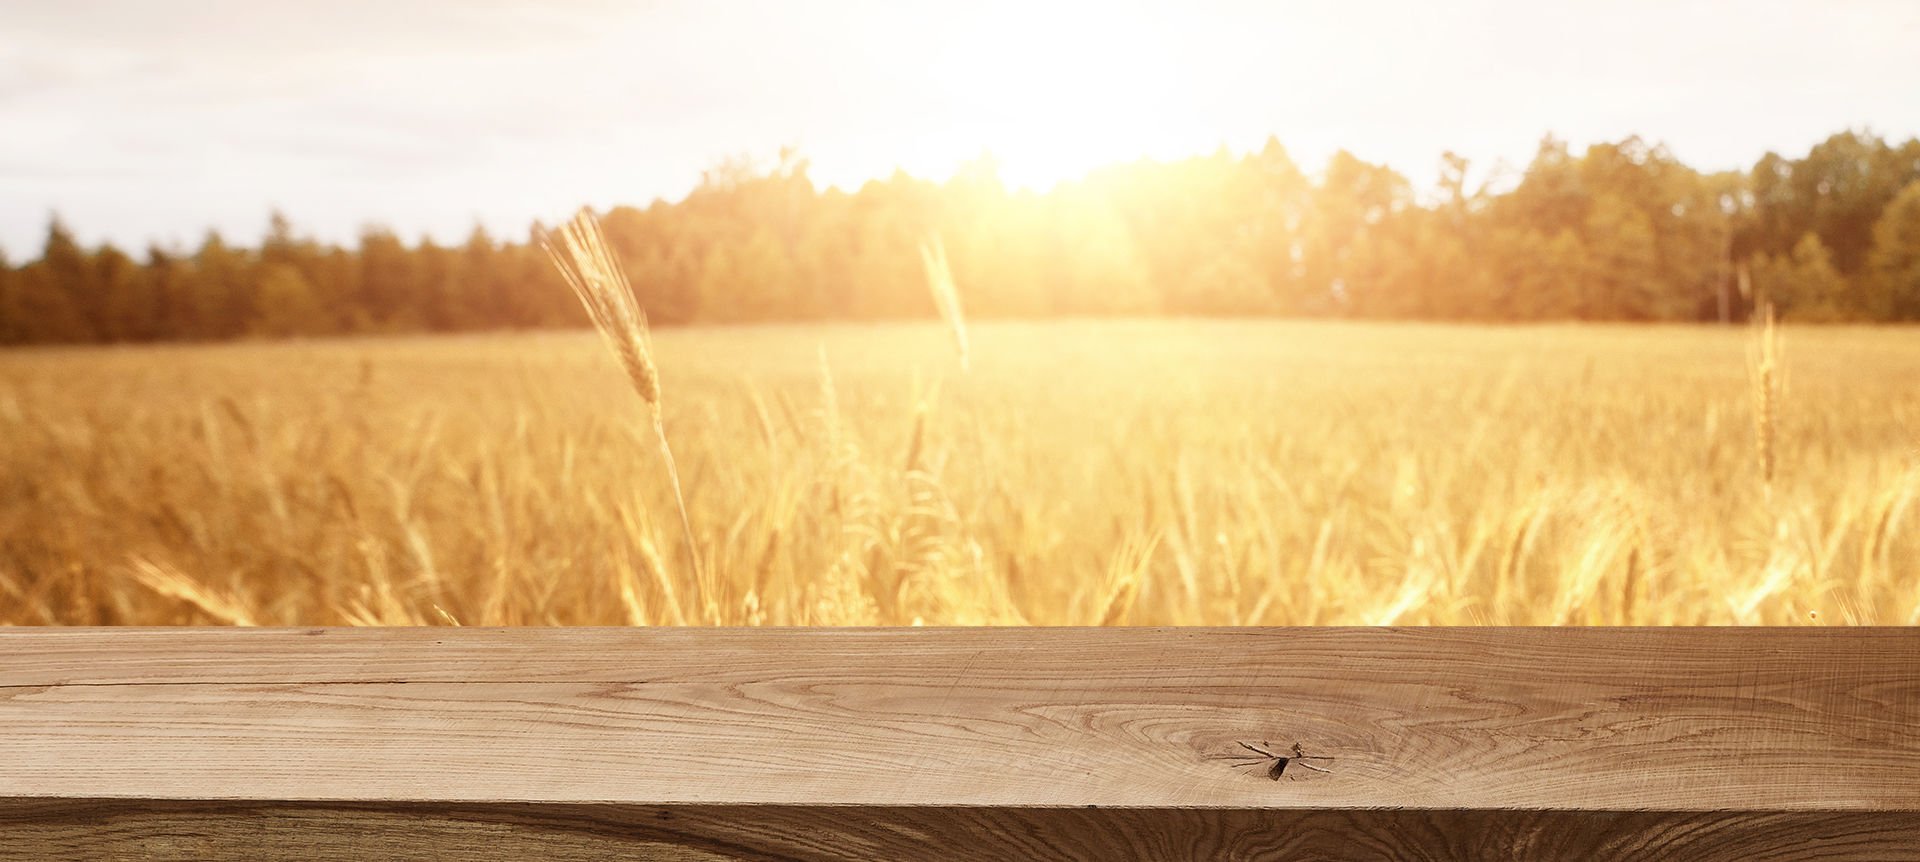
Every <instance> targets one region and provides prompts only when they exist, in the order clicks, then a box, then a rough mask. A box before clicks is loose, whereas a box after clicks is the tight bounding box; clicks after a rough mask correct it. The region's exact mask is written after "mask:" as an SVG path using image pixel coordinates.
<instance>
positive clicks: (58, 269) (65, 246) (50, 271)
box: [12, 216, 99, 344]
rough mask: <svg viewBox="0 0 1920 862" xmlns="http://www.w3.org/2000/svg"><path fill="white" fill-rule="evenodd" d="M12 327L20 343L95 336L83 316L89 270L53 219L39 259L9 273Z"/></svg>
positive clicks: (90, 291) (90, 287)
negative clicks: (15, 320) (11, 285)
mask: <svg viewBox="0 0 1920 862" xmlns="http://www.w3.org/2000/svg"><path fill="white" fill-rule="evenodd" d="M13 280H14V287H13V301H12V302H13V309H12V312H13V313H15V314H17V315H18V318H17V319H18V321H19V323H18V324H16V325H15V326H14V327H13V328H14V329H15V331H16V332H17V333H18V334H19V335H20V337H21V340H22V341H27V342H48V343H54V344H65V343H76V342H85V341H93V340H95V339H96V338H98V337H99V331H98V330H97V329H95V328H94V325H93V321H92V320H91V319H90V315H89V313H88V309H89V301H90V300H92V299H94V298H95V297H96V296H97V294H98V291H96V290H95V289H94V287H95V285H94V277H93V267H92V266H91V265H90V262H89V261H88V259H87V255H86V253H85V252H84V251H82V250H81V248H80V244H79V243H78V242H75V241H74V238H73V234H71V233H69V232H68V231H67V227H66V225H65V224H64V223H62V222H61V221H60V218H59V217H58V216H55V217H54V218H53V219H51V220H50V221H49V222H48V224H47V241H46V244H45V245H44V246H43V247H42V248H41V251H40V259H39V260H37V261H35V262H33V263H32V264H29V265H28V266H27V267H26V269H24V270H22V271H21V272H19V273H16V274H15V275H14V279H13Z"/></svg>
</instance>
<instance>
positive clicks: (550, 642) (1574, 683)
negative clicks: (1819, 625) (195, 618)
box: [0, 628, 1920, 859]
mask: <svg viewBox="0 0 1920 862" xmlns="http://www.w3.org/2000/svg"><path fill="white" fill-rule="evenodd" d="M0 729H4V732H0V858H14V856H13V855H10V854H9V853H8V852H7V851H8V850H10V849H14V848H17V847H24V846H35V847H39V848H41V850H43V851H44V853H43V854H42V855H40V856H35V857H32V858H63V857H62V856H61V854H63V853H66V854H70V855H68V856H66V857H64V858H130V859H131V858H143V859H144V858H208V859H220V858H241V857H239V856H232V855H227V856H223V855H220V854H221V853H239V852H241V851H240V850H219V849H218V847H216V845H218V843H219V842H220V841H223V840H224V841H242V842H244V840H245V836H246V835H249V834H254V835H267V836H272V835H283V836H289V837H288V839H287V840H289V841H293V844H292V845H289V846H294V847H296V848H297V847H298V846H299V842H298V841H294V839H293V838H292V837H291V836H293V835H295V834H296V833H299V834H303V835H304V834H308V833H312V834H313V835H314V836H320V834H321V833H325V834H326V835H327V836H332V837H325V838H321V837H315V838H314V840H315V841H318V842H320V843H316V844H313V845H311V846H310V847H308V849H309V850H311V851H312V853H311V854H306V853H295V851H293V850H289V851H286V852H288V853H294V855H288V856H284V857H277V856H272V855H270V853H269V852H268V851H263V850H261V848H260V847H258V846H253V847H250V848H249V847H244V846H243V849H248V850H250V851H251V852H252V854H253V855H250V856H247V857H246V858H332V857H330V856H329V855H328V854H332V853H338V854H339V856H338V858H347V857H348V856H349V855H351V856H353V857H355V858H361V859H370V858H449V859H464V858H499V857H487V856H485V855H484V853H485V851H486V849H487V848H488V847H493V848H496V849H497V848H500V847H507V846H510V845H511V846H520V845H517V844H513V842H527V843H526V846H528V847H535V846H536V845H537V846H538V847H539V848H540V849H539V852H533V851H531V850H529V851H526V852H520V851H514V852H508V853H505V854H504V855H505V856H506V857H522V856H525V857H544V858H555V859H572V858H605V857H606V856H608V855H617V856H621V857H624V858H659V859H709V858H721V859H734V858H739V859H769V858H779V859H855V858H892V859H923V858H925V859H932V858H941V859H975V858H978V859H988V858H1022V857H1025V858H1063V859H1082V858H1084V859H1135V858H1139V859H1173V858H1234V859H1270V858H1271V859H1281V858H1287V859H1292V858H1327V859H1361V858H1366V859H1385V858H1409V859H1425V858H1434V859H1440V858H1449V859H1450V858H1528V859H1532V858H1540V859H1549V858H1635V859H1643V858H1673V859H1682V858H1685V859H1718V858H1728V859H1732V858H1755V859H1766V858H1782V859H1786V858H1793V859H1803V858H1831V859H1888V858H1904V859H1914V858H1920V838H1916V837H1914V836H1916V835H1920V782H1917V781H1916V780H1915V779H1916V777H1920V630H1912V629H1870V628H1869V629H1494V628H1475V629H1443V628H1442V629H1328V628H1319V629H908V630H899V629H830V630H823V629H492V630H489V629H293V630H289V629H279V630H275V629H253V630H245V629H219V630H201V629H45V630H24V629H15V630H0ZM1243 742H1244V743H1251V744H1254V745H1265V744H1267V743H1271V744H1272V745H1273V746H1274V747H1275V748H1276V749H1280V748H1285V747H1288V746H1291V745H1292V744H1294V743H1296V742H1297V743H1300V744H1301V745H1302V746H1304V747H1305V749H1306V750H1307V752H1308V753H1309V754H1314V755H1324V756H1328V757H1331V758H1332V760H1331V761H1326V762H1322V765H1325V766H1326V767H1327V768H1328V769H1329V770H1330V772H1329V773H1328V774H1318V773H1311V772H1305V771H1303V770H1300V769H1298V768H1294V769H1291V770H1289V771H1288V773H1287V775H1288V777H1289V780H1281V781H1273V780H1268V778H1267V777H1266V776H1265V774H1264V772H1263V771H1262V770H1236V769H1235V768H1233V766H1232V764H1231V762H1229V761H1227V760H1224V759H1220V758H1222V756H1224V755H1228V754H1231V753H1234V752H1236V751H1240V750H1241V749H1240V747H1239V746H1240V743H1243ZM1296 778H1297V779H1298V780H1292V779H1296ZM115 800H118V801H115ZM86 823H98V824H101V825H100V827H99V828H98V829H93V828H88V827H86V826H84V825H83V824H86ZM61 824H67V825H65V826H62V825H61ZM322 824H325V825H324V827H322ZM663 824H671V828H668V826H666V825H663ZM155 836H160V837H162V838H165V837H167V836H172V838H173V839H179V840H186V839H185V838H182V836H188V837H192V838H193V839H194V840H201V841H205V842H213V843H209V844H205V845H204V846H201V845H194V847H197V848H199V849H194V847H189V848H187V849H186V850H181V851H180V852H179V853H175V854H173V855H169V853H167V852H159V851H153V852H149V851H151V850H152V847H153V846H155V845H152V844H151V841H153V840H159V839H156V838H155ZM382 836H384V837H382ZM435 836H439V837H435ZM486 836H492V837H486ZM169 840H171V839H169ZM302 840H304V839H302ZM9 841H11V842H14V844H12V845H9V844H8V843H7V842H9ZM355 841H363V842H365V841H371V842H374V844H375V845H377V846H379V847H381V848H386V849H384V850H381V851H380V852H379V853H371V854H370V853H369V852H367V847H365V846H360V845H355V844H352V842H355ZM36 842H37V843H36ZM142 842H146V843H142ZM328 842H331V843H328ZM341 842H347V843H345V844H343V843H341ZM463 842H466V843H463ZM474 842H478V843H474ZM499 842H505V843H499ZM543 842H545V843H543ZM468 844H473V846H475V847H477V848H479V849H477V850H475V851H473V852H474V854H480V855H461V854H462V853H465V852H466V851H462V850H459V848H460V847H464V846H467V845H468ZM177 846H178V847H187V845H184V844H182V845H177ZM143 847H145V848H147V849H146V850H143V849H141V848H143ZM328 848H332V849H328ZM356 848H357V849H356ZM409 848H411V849H409ZM421 848H426V849H421ZM435 848H439V849H437V850H436V849H435ZM929 848H938V852H937V853H936V852H934V850H930V849H929ZM415 850H418V851H419V852H421V853H425V854H427V855H421V856H417V857H416V856H409V855H406V854H407V853H410V852H414V851H415ZM274 852H278V851H274ZM156 853H157V854H158V855H156ZM382 853H386V854H389V855H381V854H382ZM143 854H144V855H143ZM262 854H267V855H262ZM568 854H572V855H568ZM674 854H679V855H674ZM700 854H706V855H704V856H703V855H700ZM1717 854H1720V855H1717ZM1769 854H1772V855H1769Z"/></svg>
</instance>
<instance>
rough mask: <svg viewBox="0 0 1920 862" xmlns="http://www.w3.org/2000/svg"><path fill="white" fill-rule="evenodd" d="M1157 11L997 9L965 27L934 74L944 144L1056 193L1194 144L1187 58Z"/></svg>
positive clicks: (1013, 180)
mask: <svg viewBox="0 0 1920 862" xmlns="http://www.w3.org/2000/svg"><path fill="white" fill-rule="evenodd" d="M1161 23H1162V22H1159V21H1157V20H1156V19H1155V17H1154V16H1153V15H1152V14H1150V13H1148V12H1147V11H1145V10H1140V9H1131V8H1127V7H1122V6H1119V5H1115V6H1113V7H1100V8H1098V9H1061V8H1058V7H1050V6H1046V5H1042V4H1026V5H1020V6H991V7H987V8H984V9H981V10H978V11H977V12H976V13H974V14H972V15H970V16H969V17H968V18H966V19H964V20H963V21H959V22H954V27H955V29H956V30H957V31H958V32H954V33H951V34H949V36H948V37H946V38H943V39H942V44H943V45H945V46H948V47H947V48H945V49H944V50H942V51H941V52H940V54H939V56H937V57H936V58H935V61H934V64H933V67H932V74H933V80H934V83H935V87H936V89H937V91H936V92H935V93H933V94H931V95H932V102H933V104H934V105H935V106H936V108H935V109H936V110H939V111H941V112H942V114H943V116H942V117H941V120H942V121H943V122H944V123H945V124H946V130H945V131H944V132H943V134H947V135H950V136H951V137H952V140H951V141H950V142H948V143H950V144H951V145H952V146H953V147H954V148H956V149H959V150H961V151H971V152H979V151H981V150H986V151H991V152H992V153H993V154H994V156H995V157H996V159H997V161H998V162H999V164H1000V167H1001V176H1002V178H1003V179H1004V180H1006V181H1007V182H1008V183H1009V184H1011V185H1016V186H1026V187H1030V188H1036V189H1045V188H1048V187H1051V186H1052V185H1054V184H1055V183H1058V182H1060V181H1063V180H1070V179H1074V178H1077V177H1080V176H1082V175H1084V174H1086V173H1087V171H1089V170H1091V169H1093V168H1095V167H1099V166H1101V165H1105V164H1111V163H1114V162H1118V161H1125V160H1129V159H1134V158H1139V157H1140V156H1142V155H1156V154H1162V153H1165V152H1166V151H1168V150H1169V149H1171V148H1177V147H1178V146H1179V145H1181V144H1183V143H1185V141H1184V140H1183V138H1184V136H1185V135H1186V134H1187V133H1186V132H1184V131H1183V130H1182V129H1181V128H1180V127H1179V126H1180V124H1179V123H1177V122H1169V120H1170V119H1171V118H1172V117H1173V116H1175V115H1177V114H1178V100H1179V95H1180V88H1181V86H1182V79H1183V75H1182V71H1181V68H1182V67H1181V63H1180V59H1181V56H1180V55H1181V54H1182V53H1183V52H1182V51H1181V49H1182V48H1183V47H1184V46H1183V45H1181V44H1179V42H1178V40H1177V39H1175V38H1172V37H1171V36H1170V31H1169V29H1168V28H1166V27H1164V26H1161Z"/></svg>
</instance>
